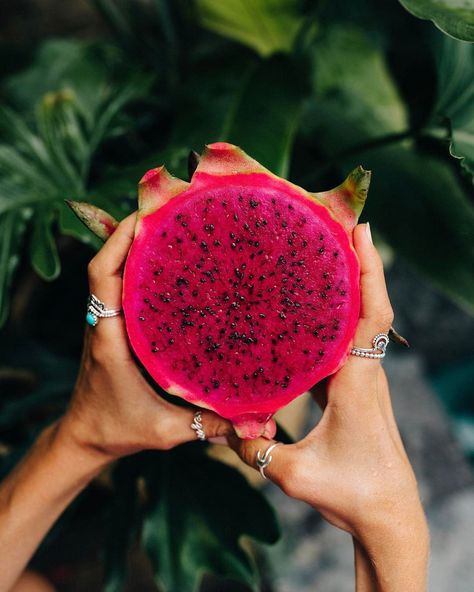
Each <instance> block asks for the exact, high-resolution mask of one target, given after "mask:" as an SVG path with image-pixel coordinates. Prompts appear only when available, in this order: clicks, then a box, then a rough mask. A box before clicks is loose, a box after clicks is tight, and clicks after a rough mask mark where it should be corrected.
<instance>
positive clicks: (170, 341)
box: [168, 337, 174, 345]
mask: <svg viewBox="0 0 474 592" xmlns="http://www.w3.org/2000/svg"><path fill="white" fill-rule="evenodd" d="M168 343H169V344H170V345H173V343H174V339H173V338H172V337H170V338H169V339H168Z"/></svg>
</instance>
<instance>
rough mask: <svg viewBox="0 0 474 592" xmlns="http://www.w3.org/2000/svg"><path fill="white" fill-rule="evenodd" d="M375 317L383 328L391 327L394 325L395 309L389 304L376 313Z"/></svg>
mask: <svg viewBox="0 0 474 592" xmlns="http://www.w3.org/2000/svg"><path fill="white" fill-rule="evenodd" d="M374 316H375V318H376V320H377V322H378V323H380V325H382V326H383V327H390V326H391V325H392V323H393V318H394V314H393V309H392V307H391V306H390V305H389V304H388V305H387V306H385V307H384V308H381V309H380V310H378V311H376V312H375V315H374Z"/></svg>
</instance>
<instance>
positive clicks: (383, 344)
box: [351, 333, 390, 359]
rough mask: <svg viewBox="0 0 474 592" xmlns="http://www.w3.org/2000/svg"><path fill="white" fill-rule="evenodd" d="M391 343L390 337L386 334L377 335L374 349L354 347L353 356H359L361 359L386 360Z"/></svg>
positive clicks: (373, 342) (374, 340)
mask: <svg viewBox="0 0 474 592" xmlns="http://www.w3.org/2000/svg"><path fill="white" fill-rule="evenodd" d="M389 341H390V340H389V337H388V335H387V334H386V333H377V335H376V336H375V337H374V338H373V340H372V345H373V347H367V348H364V347H353V348H352V349H351V355H353V356H359V357H360V358H372V359H381V358H385V353H386V350H387V345H388V344H389Z"/></svg>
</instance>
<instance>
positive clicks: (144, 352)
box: [123, 143, 360, 438]
mask: <svg viewBox="0 0 474 592" xmlns="http://www.w3.org/2000/svg"><path fill="white" fill-rule="evenodd" d="M213 146H214V148H213ZM213 146H211V147H209V148H208V154H209V152H211V154H212V156H213V158H212V159H211V165H212V166H209V160H210V159H209V158H208V159H207V163H206V157H204V159H203V160H204V166H203V165H202V162H201V163H200V165H199V166H198V169H197V171H196V173H195V175H194V177H193V180H192V183H191V185H189V186H188V184H184V182H182V181H179V180H177V179H176V180H174V179H173V178H172V177H171V176H169V175H168V174H167V173H166V175H167V177H166V188H164V193H165V197H163V194H161V193H160V191H161V190H163V187H161V190H160V183H158V180H159V179H158V178H159V177H160V175H162V174H163V173H162V169H156V170H155V173H154V174H150V173H147V175H146V176H145V177H144V179H143V180H142V182H145V183H146V182H147V181H149V180H150V179H153V178H154V177H156V176H157V175H158V178H155V179H154V183H155V185H156V187H157V188H158V194H159V195H156V196H155V198H153V192H150V195H149V196H148V199H147V206H146V210H145V212H144V214H145V215H144V216H143V217H142V218H141V220H140V222H139V225H138V226H137V232H136V237H135V240H134V243H133V245H132V248H131V250H130V253H129V258H128V261H127V265H126V268H125V275H124V292H123V294H124V297H123V305H124V310H125V319H126V323H127V331H128V335H129V338H130V342H131V344H132V347H133V349H134V351H135V353H136V355H137V357H138V358H139V359H140V360H141V361H142V363H143V364H144V366H145V368H146V369H147V370H148V372H149V373H150V375H151V376H152V377H153V378H154V379H155V380H156V381H157V382H158V383H159V384H160V385H161V386H162V387H163V388H165V389H166V390H167V391H169V392H170V393H172V394H175V395H178V396H180V397H183V398H184V399H186V400H188V401H189V402H191V403H193V404H195V405H198V406H200V407H205V408H209V409H212V410H214V411H216V412H217V413H219V414H220V415H222V416H223V417H227V418H229V419H230V420H231V421H232V422H233V423H234V425H235V427H236V430H237V432H238V433H239V435H241V437H245V438H254V437H257V436H258V435H260V434H261V433H262V430H263V427H264V425H265V422H266V421H267V420H268V419H269V418H270V417H271V415H272V414H273V413H274V412H275V411H276V410H277V409H278V408H280V407H282V406H284V405H286V404H287V403H288V402H290V401H291V400H292V399H293V398H295V396H298V395H299V394H301V393H302V392H304V391H305V390H307V389H308V388H310V387H311V386H313V385H314V384H315V383H316V382H318V380H320V379H322V378H324V377H325V376H328V375H330V374H332V373H334V372H335V371H337V370H338V369H339V368H340V367H341V365H342V364H343V363H344V362H345V360H346V359H347V356H348V354H349V351H350V346H351V343H352V337H353V334H354V331H355V326H356V323H357V320H358V317H359V307H360V302H359V264H358V260H357V257H356V255H355V252H354V249H353V247H352V244H351V237H350V234H349V230H350V228H349V227H348V226H349V225H348V224H347V223H345V224H344V225H341V224H340V223H339V222H337V221H336V220H335V214H334V212H333V211H331V209H330V207H325V206H324V205H322V203H321V201H320V200H319V199H318V198H319V195H322V194H319V195H316V196H312V195H311V194H309V193H307V192H305V191H304V190H303V189H301V188H299V187H297V186H295V185H292V184H291V183H289V182H287V181H284V180H282V179H279V178H278V177H276V176H275V175H273V174H271V173H269V172H268V171H266V170H265V169H264V168H263V167H261V165H259V164H258V163H256V162H255V161H252V160H251V159H249V158H248V157H246V155H244V154H243V153H242V152H241V151H239V152H238V153H237V154H236V153H235V148H234V147H231V146H229V145H225V144H222V143H219V144H218V145H213ZM216 153H217V155H216ZM219 155H220V156H219ZM222 155H224V156H222ZM242 155H243V156H244V166H243V167H242ZM206 167H207V170H205V169H206ZM203 169H204V170H203ZM242 169H243V172H241V171H242ZM229 170H230V172H231V174H228V173H229ZM255 171H257V172H255ZM226 172H227V174H225V173H226ZM178 184H179V187H178ZM229 187H233V188H236V187H240V188H242V189H244V188H246V189H251V190H252V191H253V192H254V193H255V194H256V195H258V194H259V191H261V189H262V187H263V188H264V189H265V191H266V192H267V194H268V193H269V192H270V193H271V192H272V191H274V192H277V193H278V192H283V193H286V195H288V196H289V197H290V198H291V199H292V200H295V201H296V202H298V201H299V202H304V204H305V205H306V206H309V208H310V209H311V210H312V211H313V212H314V214H315V216H316V217H317V218H318V219H319V220H321V222H322V224H323V225H325V226H326V227H327V228H330V229H331V233H332V234H333V237H334V238H335V241H336V242H337V243H339V244H340V245H341V247H342V248H343V249H344V250H345V254H346V257H347V264H348V268H349V269H348V275H347V281H348V292H349V293H350V299H351V303H350V304H351V306H350V311H349V313H350V314H349V315H348V317H347V319H346V321H347V323H346V327H345V331H344V335H342V336H340V337H339V340H338V348H337V350H336V351H333V352H332V354H331V356H332V363H331V364H326V365H325V366H324V368H323V371H322V372H321V373H320V374H318V372H313V373H309V374H307V375H304V376H302V377H300V379H299V380H295V382H294V384H293V385H292V388H288V389H287V390H285V391H284V392H278V393H276V394H275V395H274V396H272V397H271V398H267V399H263V400H255V399H254V400H251V401H249V400H247V401H241V402H239V401H236V400H233V401H232V404H229V403H228V402H226V401H225V400H222V401H219V400H218V399H216V398H215V397H214V398H213V399H212V400H209V398H206V397H202V394H200V393H198V392H196V389H195V385H193V384H185V383H184V382H185V381H176V380H172V379H171V378H168V377H167V375H168V373H169V368H164V367H163V366H162V365H161V364H159V363H157V358H156V357H155V358H154V359H153V360H152V361H150V349H149V343H148V342H147V340H146V339H144V335H143V331H142V327H141V326H140V323H137V321H136V318H135V317H134V316H133V314H134V312H135V311H136V310H138V309H139V308H140V305H141V302H139V300H140V299H142V297H143V294H142V293H140V292H139V290H137V289H136V284H135V283H134V282H135V277H136V268H135V267H134V265H137V264H138V262H139V261H140V259H141V258H142V259H143V258H144V253H146V252H147V245H149V242H150V236H153V232H154V230H155V229H156V228H159V227H160V224H161V223H162V222H163V221H164V220H166V218H167V217H168V216H169V215H170V214H171V212H172V211H176V210H177V209H179V206H180V204H182V203H184V202H186V201H187V200H189V199H192V198H193V197H195V196H197V195H198V194H200V193H201V192H202V191H203V189H204V188H205V189H206V190H207V191H212V190H217V191H219V190H222V191H227V190H228V188H229ZM143 189H145V188H144V187H142V191H143ZM183 189H184V190H183ZM180 190H181V191H180ZM168 191H169V193H172V196H171V197H173V199H172V200H171V201H170V200H169V199H168V200H167V199H166V193H167V192H168ZM328 193H329V192H328ZM336 197H337V198H338V199H339V194H338V193H337V192H336ZM153 199H155V204H154V206H153ZM156 208H157V209H156ZM154 210H155V211H154ZM351 222H352V221H349V224H350V223H351ZM354 223H355V222H354ZM129 262H135V263H129ZM162 359H163V362H165V356H163V358H162Z"/></svg>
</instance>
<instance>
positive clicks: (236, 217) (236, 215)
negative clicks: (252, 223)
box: [234, 214, 239, 222]
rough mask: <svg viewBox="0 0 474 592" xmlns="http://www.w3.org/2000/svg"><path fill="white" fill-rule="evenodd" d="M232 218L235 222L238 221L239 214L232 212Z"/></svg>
mask: <svg viewBox="0 0 474 592" xmlns="http://www.w3.org/2000/svg"><path fill="white" fill-rule="evenodd" d="M234 220H235V221H236V222H238V221H239V215H238V214H234Z"/></svg>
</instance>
